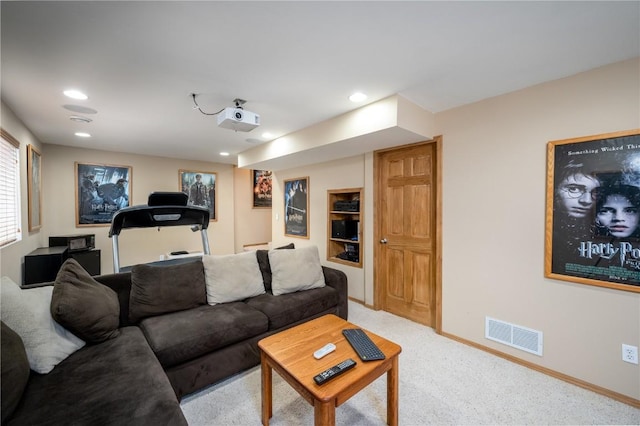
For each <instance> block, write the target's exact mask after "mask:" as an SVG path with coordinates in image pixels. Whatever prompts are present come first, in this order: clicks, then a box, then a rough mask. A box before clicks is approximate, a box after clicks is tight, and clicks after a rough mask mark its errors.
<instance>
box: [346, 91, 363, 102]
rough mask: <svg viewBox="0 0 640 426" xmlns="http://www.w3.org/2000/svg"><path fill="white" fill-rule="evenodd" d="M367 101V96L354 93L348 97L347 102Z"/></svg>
mask: <svg viewBox="0 0 640 426" xmlns="http://www.w3.org/2000/svg"><path fill="white" fill-rule="evenodd" d="M365 99H367V95H365V94H364V93H362V92H356V93H354V94H353V95H351V96H349V100H350V101H351V102H362V101H364V100H365Z"/></svg>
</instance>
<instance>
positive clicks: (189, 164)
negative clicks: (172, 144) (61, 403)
mask: <svg viewBox="0 0 640 426" xmlns="http://www.w3.org/2000/svg"><path fill="white" fill-rule="evenodd" d="M2 127H3V128H5V129H6V130H7V131H8V132H9V133H11V134H12V135H13V136H14V137H16V139H18V140H19V141H20V142H21V146H20V164H21V166H22V167H21V171H20V174H21V195H22V201H21V208H22V215H21V216H22V224H23V229H24V234H23V240H22V241H21V242H19V243H16V244H13V245H11V246H9V247H5V248H3V249H2V250H1V251H0V254H1V256H0V265H1V270H0V273H1V274H2V275H6V276H9V277H10V278H11V279H12V280H14V281H15V282H18V283H21V282H22V264H23V262H24V256H25V255H26V254H28V253H29V252H31V251H33V250H35V249H36V248H38V247H46V246H47V245H48V239H49V236H51V235H68V234H84V233H90V234H95V235H96V248H98V249H100V250H101V266H102V272H103V273H110V272H112V271H113V255H112V241H111V239H110V238H108V232H109V227H106V226H98V227H95V226H91V227H76V224H75V220H76V218H75V190H74V188H75V172H74V170H75V162H76V161H79V162H86V163H99V164H111V165H124V166H131V167H132V177H131V188H130V190H131V196H132V198H131V204H146V202H147V197H148V195H149V193H151V192H153V191H177V190H178V189H179V187H178V170H180V169H186V170H200V171H210V172H215V173H217V180H218V184H217V202H218V209H217V214H218V220H217V221H213V222H210V224H209V229H208V236H209V244H210V247H211V252H212V253H213V254H227V253H234V252H237V251H241V250H242V246H243V245H244V244H251V243H255V242H264V241H269V240H270V238H271V229H270V224H271V215H270V211H271V210H270V209H262V210H258V209H251V185H250V177H249V171H248V170H238V169H236V168H235V167H234V166H232V165H227V164H218V163H208V162H198V161H189V160H179V159H169V158H162V157H154V156H144V155H132V154H122V153H114V152H105V151H97V150H91V149H79V148H71V147H63V146H58V145H50V144H41V143H40V142H39V141H37V140H36V139H35V138H34V136H33V135H32V134H31V133H30V132H29V131H28V129H26V128H25V127H24V125H23V124H22V123H21V122H20V121H19V120H18V119H17V117H15V115H14V114H13V113H12V112H11V110H9V108H7V107H6V105H4V104H3V105H2ZM29 143H31V144H34V145H36V146H37V147H38V148H39V149H40V151H41V152H42V179H43V191H42V194H43V206H44V208H43V221H42V222H43V223H42V228H41V229H40V230H39V231H36V232H33V233H29V232H28V231H27V226H26V225H27V190H26V188H27V184H26V179H27V177H26V146H27V144H29ZM236 185H237V187H236ZM243 195H244V197H243ZM243 199H244V201H243ZM237 224H241V225H242V229H241V230H238V229H237V226H240V225H237ZM234 230H235V231H237V232H235V231H234ZM119 241H120V265H121V266H128V265H132V264H135V263H141V262H151V261H156V260H159V259H160V256H161V255H164V254H166V253H169V252H171V251H176V250H189V251H201V250H202V240H201V238H200V233H193V232H191V231H190V230H189V229H188V228H186V227H176V228H162V229H161V230H160V231H158V230H157V229H155V228H153V229H132V230H125V231H123V232H122V233H121V234H120V240H119Z"/></svg>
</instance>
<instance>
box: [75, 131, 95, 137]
mask: <svg viewBox="0 0 640 426" xmlns="http://www.w3.org/2000/svg"><path fill="white" fill-rule="evenodd" d="M74 134H75V135H76V136H78V137H79V138H90V137H91V135H90V134H89V133H86V132H75V133H74Z"/></svg>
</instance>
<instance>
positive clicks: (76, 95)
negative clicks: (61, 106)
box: [63, 90, 89, 101]
mask: <svg viewBox="0 0 640 426" xmlns="http://www.w3.org/2000/svg"><path fill="white" fill-rule="evenodd" d="M63 93H64V95H65V96H66V97H68V98H71V99H78V100H80V101H84V100H86V99H89V97H88V96H87V95H85V94H84V93H82V92H81V91H79V90H65V91H64V92H63Z"/></svg>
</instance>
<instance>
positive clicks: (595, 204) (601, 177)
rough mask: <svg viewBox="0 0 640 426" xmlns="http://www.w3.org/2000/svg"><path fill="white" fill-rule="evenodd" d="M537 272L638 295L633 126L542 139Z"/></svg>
mask: <svg viewBox="0 0 640 426" xmlns="http://www.w3.org/2000/svg"><path fill="white" fill-rule="evenodd" d="M545 276H546V277H549V278H555V279H560V280H565V281H572V282H577V283H582V284H590V285H596V286H601V287H609V288H615V289H619V290H627V291H633V292H640V129H637V130H631V131H624V132H617V133H609V134H603V135H596V136H588V137H582V138H577V139H567V140H561V141H551V142H549V143H548V144H547V209H546V235H545Z"/></svg>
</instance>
